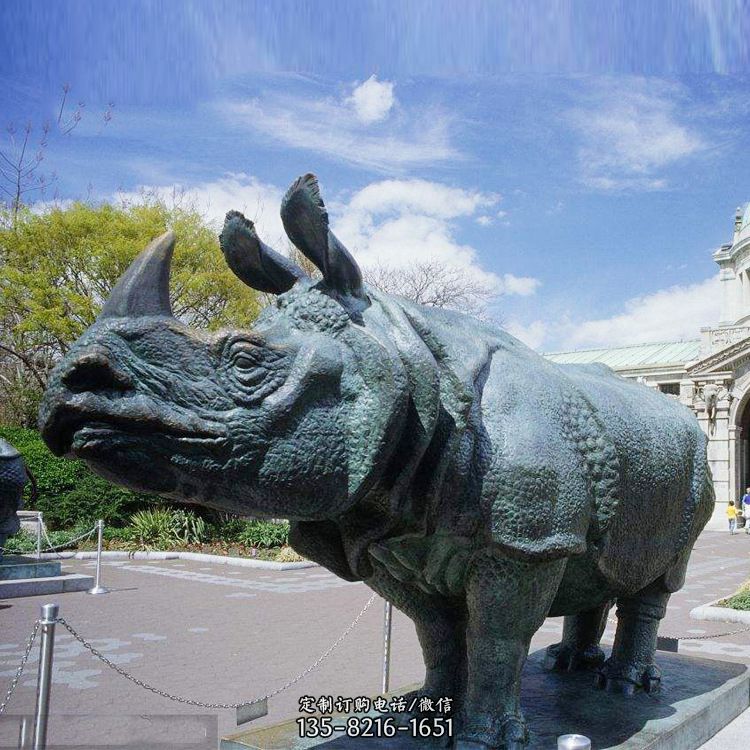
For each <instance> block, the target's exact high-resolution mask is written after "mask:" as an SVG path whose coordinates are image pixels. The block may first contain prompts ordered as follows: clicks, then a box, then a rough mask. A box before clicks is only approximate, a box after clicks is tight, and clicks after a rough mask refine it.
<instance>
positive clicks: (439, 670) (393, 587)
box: [366, 565, 466, 706]
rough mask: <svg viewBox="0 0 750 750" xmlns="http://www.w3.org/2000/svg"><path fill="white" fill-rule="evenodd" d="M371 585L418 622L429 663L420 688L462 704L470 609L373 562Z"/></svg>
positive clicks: (418, 633)
mask: <svg viewBox="0 0 750 750" xmlns="http://www.w3.org/2000/svg"><path fill="white" fill-rule="evenodd" d="M373 567H374V570H373V575H372V577H371V578H369V579H367V581H366V583H367V585H368V586H369V587H370V588H371V589H373V591H376V592H377V593H378V594H380V596H382V597H383V598H385V599H387V600H388V601H390V602H392V604H393V606H394V607H396V608H397V609H399V610H401V611H402V612H403V613H404V614H405V615H406V616H407V617H409V618H410V619H411V620H412V621H413V622H414V625H415V628H416V631H417V637H418V638H419V644H420V646H421V647H422V657H423V659H424V664H425V681H424V685H423V686H422V688H421V689H420V690H419V691H417V692H418V693H419V694H420V696H422V695H425V696H429V697H431V698H441V697H446V696H447V697H450V698H452V699H453V700H454V701H455V705H457V706H460V705H461V703H462V701H463V694H464V688H465V681H466V648H465V635H466V632H465V631H466V612H465V611H464V609H463V606H462V603H461V602H458V601H452V600H449V599H446V598H444V597H442V596H436V595H429V594H427V593H425V592H424V591H422V590H421V589H419V588H417V587H416V586H414V585H413V584H410V583H404V582H401V581H399V580H397V579H395V578H394V577H393V576H392V575H391V574H390V573H389V572H388V571H387V569H385V568H384V567H381V566H380V565H375V566H373Z"/></svg>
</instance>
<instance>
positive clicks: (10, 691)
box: [0, 620, 41, 716]
mask: <svg viewBox="0 0 750 750" xmlns="http://www.w3.org/2000/svg"><path fill="white" fill-rule="evenodd" d="M40 624H41V621H40V620H37V621H36V622H35V623H34V628H33V630H32V631H31V635H30V636H29V640H28V642H27V643H26V650H25V651H24V653H23V656H22V657H21V663H20V664H19V665H18V669H17V670H16V673H15V675H14V676H13V679H12V680H11V681H10V687H9V688H8V690H7V692H6V693H5V698H3V702H2V703H0V716H2V715H3V712H4V711H5V708H6V706H7V705H8V703H10V699H11V696H12V695H13V691H14V690H15V689H16V685H18V681H19V680H20V679H21V675H22V674H23V669H24V667H25V666H26V662H27V661H28V660H29V654H31V649H32V647H33V645H34V640H35V639H36V635H37V633H38V632H39V625H40Z"/></svg>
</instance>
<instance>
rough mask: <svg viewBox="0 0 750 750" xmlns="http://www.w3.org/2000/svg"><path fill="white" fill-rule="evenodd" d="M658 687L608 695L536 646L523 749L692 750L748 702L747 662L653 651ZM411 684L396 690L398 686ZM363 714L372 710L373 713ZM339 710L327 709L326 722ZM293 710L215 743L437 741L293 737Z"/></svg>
mask: <svg viewBox="0 0 750 750" xmlns="http://www.w3.org/2000/svg"><path fill="white" fill-rule="evenodd" d="M657 661H658V663H659V665H660V666H661V668H662V675H663V676H662V689H661V693H660V694H658V695H655V696H652V695H646V694H645V693H637V694H636V695H634V696H630V697H627V696H623V695H614V694H612V693H606V692H604V691H601V690H597V689H596V688H595V687H594V684H593V676H592V674H591V673H590V672H589V673H585V672H577V673H572V674H560V673H557V672H546V671H545V670H544V669H543V666H542V665H543V663H544V651H543V650H541V651H536V652H534V653H533V654H531V655H530V656H529V659H528V661H527V663H526V666H525V667H524V674H523V682H522V686H523V687H522V694H521V706H522V708H523V711H524V714H525V716H526V719H527V721H528V723H529V727H530V731H531V738H530V742H529V746H528V750H549V748H553V747H556V746H557V737H558V736H559V735H561V734H583V735H585V736H586V737H588V738H589V739H590V740H591V745H592V747H594V748H596V749H597V750H605V749H606V750H696V748H699V747H700V746H701V745H702V744H703V743H704V742H706V741H707V740H708V739H709V738H710V737H712V736H713V735H714V734H716V732H718V731H719V730H720V729H722V728H723V727H725V726H726V725H727V724H728V723H729V722H730V721H732V719H734V718H735V717H736V716H738V715H739V714H740V713H741V712H742V711H744V710H745V709H746V708H747V707H748V705H749V704H750V667H748V666H747V665H745V664H737V663H735V662H724V661H713V660H709V659H695V658H692V657H687V656H681V655H679V654H671V653H665V652H658V654H657ZM410 689H413V686H410V687H409V688H404V690H403V691H396V692H395V693H394V695H399V694H400V693H402V692H403V693H405V692H407V691H408V690H410ZM370 715H372V716H375V715H376V714H375V713H371V714H370ZM346 718H347V716H343V715H340V714H339V715H335V717H334V722H333V723H334V725H338V724H345V723H346ZM296 720H297V717H295V718H294V719H291V720H289V721H286V722H283V723H281V724H275V725H273V726H267V727H262V728H258V729H251V730H246V731H244V732H239V733H237V734H233V735H230V736H228V737H224V738H223V739H222V741H221V746H220V747H221V750H251V749H252V750H308V749H309V748H321V750H323V748H324V749H325V750H334V749H335V750H353V749H356V750H386V749H387V750H428V749H429V750H435V749H436V748H439V747H445V746H446V745H445V742H444V741H443V742H442V743H441V741H440V740H432V741H425V740H418V739H412V738H410V737H407V736H405V735H402V736H398V737H395V738H382V739H374V738H367V739H357V738H353V737H346V736H341V734H340V733H336V734H334V737H333V738H329V739H326V740H320V739H318V740H313V739H301V738H300V737H299V734H298V726H297V723H296Z"/></svg>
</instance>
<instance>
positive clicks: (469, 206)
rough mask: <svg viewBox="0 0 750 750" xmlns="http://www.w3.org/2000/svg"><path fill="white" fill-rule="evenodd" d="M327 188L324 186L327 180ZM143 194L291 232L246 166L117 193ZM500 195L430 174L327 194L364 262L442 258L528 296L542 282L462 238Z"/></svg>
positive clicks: (487, 284) (269, 237)
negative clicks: (489, 259)
mask: <svg viewBox="0 0 750 750" xmlns="http://www.w3.org/2000/svg"><path fill="white" fill-rule="evenodd" d="M324 188H325V186H324ZM144 194H150V195H153V196H156V197H158V198H160V199H162V200H164V201H166V202H167V203H175V202H177V203H181V204H182V205H190V206H194V207H195V208H197V209H198V210H199V211H201V213H203V215H204V216H205V217H206V218H207V220H208V221H210V222H211V223H212V224H213V226H214V227H215V228H216V229H217V231H218V229H219V228H220V227H221V225H222V223H223V221H224V215H225V214H226V212H227V211H229V210H230V209H234V210H238V211H242V212H243V213H244V214H245V215H246V216H247V217H248V218H250V219H252V220H253V221H254V222H255V223H256V225H257V227H258V232H259V234H260V236H261V237H262V239H263V240H264V241H265V242H267V243H268V244H269V245H271V246H272V247H276V248H277V249H279V250H282V251H283V250H284V249H285V247H286V244H287V240H286V234H285V233H284V229H283V226H282V223H281V219H280V217H279V206H280V204H281V199H282V197H283V194H284V190H283V189H282V188H279V187H277V186H275V185H271V184H268V183H264V182H261V181H260V180H258V179H257V178H256V177H253V176H252V175H247V174H244V173H237V174H227V175H224V176H223V177H221V178H220V179H218V180H214V181H212V182H204V183H199V184H196V185H192V186H187V185H180V184H172V185H142V186H140V187H138V188H137V189H136V190H133V191H130V192H127V193H119V194H118V196H117V197H118V198H119V199H120V200H125V201H128V200H139V199H140V198H141V197H142V196H143V195H144ZM500 200H501V197H500V196H499V195H497V194H495V193H482V192H480V191H478V190H465V189H463V188H455V187H450V186H448V185H443V184H441V183H438V182H429V181H427V180H380V181H377V182H372V183H370V184H369V185H367V186H365V187H364V188H362V189H361V190H359V191H357V192H356V193H354V194H353V195H352V196H351V197H350V198H349V200H348V201H345V202H338V203H337V202H335V201H328V207H329V211H330V214H331V220H332V228H333V230H334V231H335V232H336V234H337V235H338V237H339V238H340V239H341V241H342V242H344V244H345V245H347V247H349V249H350V250H351V251H352V253H353V254H354V255H355V257H356V259H357V261H358V262H359V263H360V265H362V266H363V267H367V266H368V265H369V266H373V267H375V266H385V267H390V268H403V267H405V266H408V265H410V264H412V263H414V262H420V261H424V262H428V261H429V262H438V263H440V264H442V265H445V266H448V267H453V268H458V269H460V270H461V271H463V272H465V273H466V274H468V276H469V277H470V278H471V279H472V280H474V281H475V282H477V283H478V284H479V285H481V286H482V287H483V288H486V289H488V290H491V291H492V292H493V293H496V294H505V295H517V296H522V297H526V296H529V295H532V294H534V293H535V292H536V290H537V288H538V286H539V284H540V282H539V281H538V280H537V279H534V278H531V277H528V276H514V275H513V274H504V275H502V276H498V275H496V274H494V273H491V272H489V271H487V270H485V269H484V268H483V267H482V265H481V263H480V261H479V258H478V254H477V251H476V249H475V248H473V247H471V246H470V245H468V244H465V243H461V242H460V241H459V240H458V238H457V235H458V234H459V232H460V226H459V225H458V222H459V221H460V220H475V219H476V218H477V216H478V215H484V214H480V212H482V211H485V210H494V208H495V206H496V205H497V203H498V202H499V201H500Z"/></svg>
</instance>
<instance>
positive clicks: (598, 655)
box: [544, 601, 613, 672]
mask: <svg viewBox="0 0 750 750" xmlns="http://www.w3.org/2000/svg"><path fill="white" fill-rule="evenodd" d="M612 604H613V602H612V601H608V602H605V603H604V604H602V605H600V606H598V607H594V608H593V609H589V610H587V611H585V612H580V613H578V614H577V615H568V616H566V618H565V621H564V624H563V637H562V641H561V642H560V643H555V644H553V645H551V646H549V647H548V648H547V653H546V656H545V660H544V666H545V668H546V669H548V670H557V671H560V672H575V671H579V670H586V669H596V668H598V667H600V666H601V665H602V663H603V662H604V658H605V657H604V651H602V649H601V648H600V646H599V641H600V640H601V638H602V633H604V628H605V626H606V624H607V615H608V614H609V610H610V609H611V608H612Z"/></svg>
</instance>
